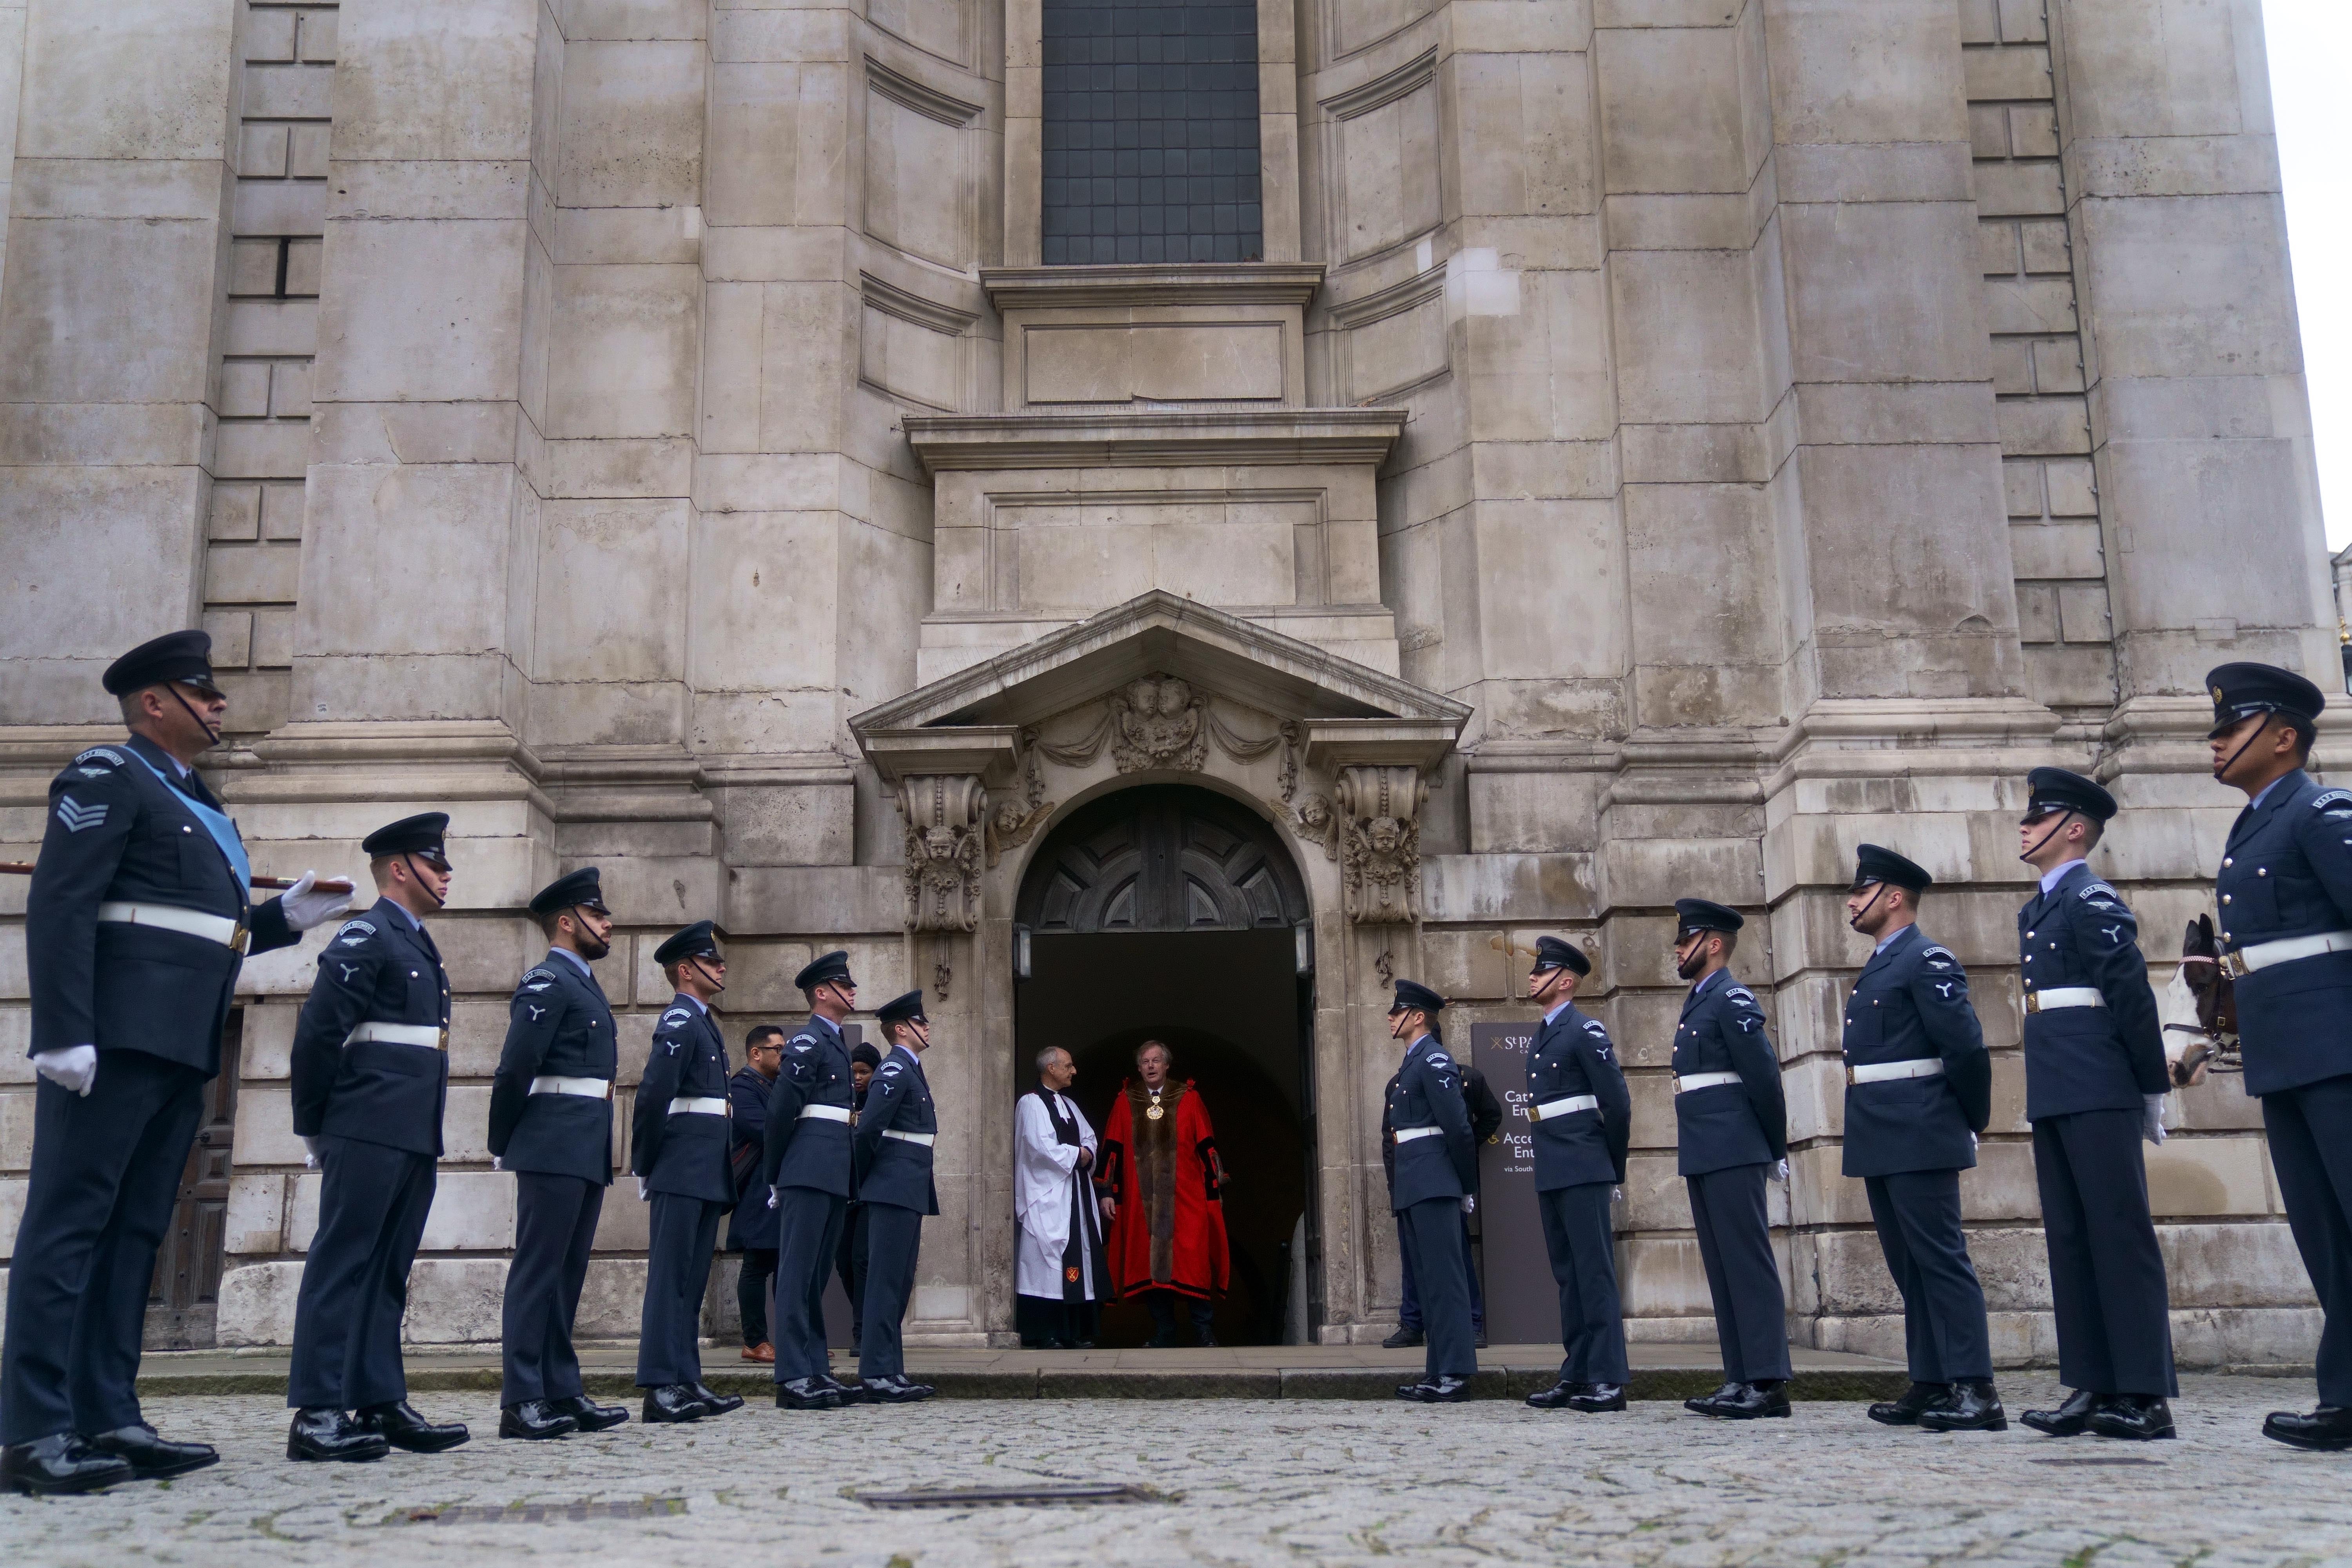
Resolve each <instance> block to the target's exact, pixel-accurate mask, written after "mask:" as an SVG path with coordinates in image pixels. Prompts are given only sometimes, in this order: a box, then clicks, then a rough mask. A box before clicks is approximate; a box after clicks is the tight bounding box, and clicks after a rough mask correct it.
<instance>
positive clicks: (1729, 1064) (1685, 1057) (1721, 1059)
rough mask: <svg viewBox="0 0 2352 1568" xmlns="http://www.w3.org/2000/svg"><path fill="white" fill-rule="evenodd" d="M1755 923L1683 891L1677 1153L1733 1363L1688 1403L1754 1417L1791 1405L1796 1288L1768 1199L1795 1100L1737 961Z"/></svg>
mask: <svg viewBox="0 0 2352 1568" xmlns="http://www.w3.org/2000/svg"><path fill="white" fill-rule="evenodd" d="M1744 923H1745V922H1744V921H1742V920H1741V919H1740V917H1739V913H1738V910H1730V909H1727V908H1725V907H1724V906H1723V905H1721V904H1717V903H1710V902H1708V901H1707V900H1705V899H1676V900H1675V973H1678V974H1680V975H1681V976H1682V978H1684V979H1685V980H1687V981H1690V982H1691V983H1692V984H1691V988H1690V994H1689V995H1688V996H1687V997H1685V999H1684V1001H1683V1014H1682V1020H1681V1022H1680V1023H1678V1024H1677V1025H1676V1026H1675V1055H1674V1068H1675V1165H1676V1168H1677V1169H1679V1170H1680V1172H1681V1173H1682V1176H1683V1180H1684V1183H1685V1185H1687V1186H1688V1188H1689V1189H1690V1205H1691V1224H1692V1226H1694V1228H1695V1229H1696V1231H1697V1233H1698V1256H1699V1261H1700V1262H1701V1263H1703V1264H1704V1265H1706V1289H1707V1293H1708V1294H1709V1295H1710V1296H1712V1297H1713V1298H1714V1300H1715V1335H1716V1340H1717V1343H1718V1344H1719V1345H1720V1346H1721V1347H1722V1351H1723V1373H1724V1384H1723V1386H1722V1387H1720V1388H1718V1389H1717V1390H1716V1391H1715V1392H1714V1393H1713V1394H1700V1395H1698V1396H1697V1397H1696V1398H1692V1399H1686V1400H1685V1401H1684V1402H1683V1404H1684V1405H1685V1408H1687V1409H1690V1410H1694V1411H1696V1412H1697V1413H1698V1414H1699V1415H1721V1416H1726V1417H1728V1418H1730V1419H1733V1420H1742V1421H1744V1420H1751V1419H1754V1418H1756V1417H1758V1416H1766V1415H1788V1414H1789V1390H1788V1383H1789V1319H1788V1306H1787V1297H1786V1296H1785V1295H1784V1294H1783V1293H1782V1291H1781V1289H1780V1265H1779V1264H1777V1263H1776V1262H1774V1260H1773V1258H1772V1230H1771V1224H1770V1221H1769V1219H1768V1218H1767V1217H1766V1214H1765V1209H1764V1183H1765V1179H1766V1178H1767V1176H1769V1175H1774V1174H1777V1175H1778V1176H1779V1178H1780V1180H1782V1181H1786V1180H1787V1179H1788V1173H1789V1159H1788V1156H1789V1112H1788V1104H1787V1101H1786V1100H1783V1099H1782V1097H1781V1092H1780V1057H1779V1055H1778V1054H1777V1053H1776V1052H1775V1051H1774V1050H1773V1048H1772V1040H1771V1037H1770V1036H1769V1035H1768V1034H1767V1033H1766V1032H1765V1028H1764V1009H1763V1008H1762V1007H1760V1006H1759V1005H1757V1001H1756V994H1755V993H1754V992H1752V991H1750V990H1748V987H1747V986H1745V985H1742V984H1739V982H1738V980H1736V979H1734V978H1733V977H1732V973H1731V971H1730V969H1729V968H1728V967H1727V966H1728V965H1729V963H1730V962H1731V953H1732V951H1733V949H1735V948H1736V947H1738V944H1739V928H1740V926H1741V925H1742V924H1744ZM1776 1165H1777V1166H1778V1170H1777V1172H1776V1170H1775V1166H1776Z"/></svg>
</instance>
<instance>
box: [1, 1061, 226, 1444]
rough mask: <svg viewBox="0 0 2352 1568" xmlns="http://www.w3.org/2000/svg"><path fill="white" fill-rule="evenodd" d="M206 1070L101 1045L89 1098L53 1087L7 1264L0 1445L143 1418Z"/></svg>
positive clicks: (44, 1086) (39, 1108)
mask: <svg viewBox="0 0 2352 1568" xmlns="http://www.w3.org/2000/svg"><path fill="white" fill-rule="evenodd" d="M204 1088H205V1078H204V1075H203V1074H201V1073H199V1072H197V1071H196V1070H195V1069H194V1068H187V1067H182V1066H180V1065H179V1064H178V1063H176V1062H167V1061H165V1060H163V1058H160V1057H151V1056H149V1055H148V1054H147V1053H146V1052H144V1051H132V1050H110V1051H100V1053H99V1058H98V1081H97V1083H96V1084H95V1085H93V1086H92V1087H91V1089H90V1091H89V1095H88V1096H87V1097H85V1096H82V1095H77V1094H69V1093H68V1092H67V1091H66V1090H64V1089H59V1088H58V1086H57V1085H56V1084H54V1083H51V1082H50V1081H49V1080H48V1079H40V1080H39V1082H38V1083H37V1086H36V1087H35V1089H34V1091H33V1094H34V1099H33V1173H32V1180H31V1182H30V1183H29V1184H27V1185H26V1191H25V1213H24V1217H23V1218H22V1219H21V1220H19V1221H18V1223H17V1226H16V1257H15V1258H13V1259H12V1260H11V1262H10V1264H9V1268H8V1326H7V1343H6V1345H5V1348H0V1443H29V1442H31V1441H33V1440H34V1439H35V1438H37V1437H47V1436H50V1435H52V1434H54V1433H58V1432H82V1433H92V1432H111V1431H113V1430H114V1429H115V1428H116V1427H118V1426H131V1425H132V1424H134V1423H136V1422H137V1421H138V1420H139V1419H140V1416H139V1393H138V1383H139V1347H140V1342H141V1340H142V1337H143V1336H144V1334H145V1332H146V1327H147V1295H148V1291H149V1289H150V1288H151V1286H152V1283H153V1281H154V1278H155V1250H156V1248H157V1247H161V1246H162V1245H163V1232H164V1231H165V1229H166V1228H168V1227H169V1226H170V1225H171V1223H172V1205H173V1201H174V1200H175V1199H176V1198H177V1196H178V1194H179V1190H180V1176H181V1173H183V1172H184V1171H185V1170H186V1169H187V1164H188V1148H189V1146H190V1145H191V1144H193V1143H194V1142H195V1138H196V1122H197V1121H198V1119H199V1118H200V1117H201V1116H202V1115H203V1112H204Z"/></svg>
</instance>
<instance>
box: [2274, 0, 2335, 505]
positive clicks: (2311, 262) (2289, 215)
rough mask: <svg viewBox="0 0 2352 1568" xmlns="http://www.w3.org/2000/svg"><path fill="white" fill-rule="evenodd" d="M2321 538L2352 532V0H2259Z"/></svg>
mask: <svg viewBox="0 0 2352 1568" xmlns="http://www.w3.org/2000/svg"><path fill="white" fill-rule="evenodd" d="M2263 31H2264V33H2265V34H2266V35H2267V37H2268V41H2269V44H2270V57H2271V99H2272V105H2273V110H2274V111H2275V112H2276V114H2277V116H2278V144H2279V164H2280V168H2281V172H2282V173H2283V174H2284V178H2285V184H2286V227H2287V240H2288V244H2289V245H2290V246H2291V247H2293V251H2294V300H2295V309H2296V311H2297V313H2298V314H2300V315H2301V316H2302V318H2303V356H2304V366H2305V373H2306V374H2308V376H2309V377H2310V380H2311V427H2312V434H2313V437H2314V440H2315V445H2316V446H2317V447H2318V449H2319V493H2320V499H2321V502H2322V504H2323V505H2325V506H2326V510H2327V542H2328V547H2329V548H2330V549H2333V550H2341V549H2343V548H2344V546H2345V544H2346V542H2347V541H2352V297H2347V293H2352V291H2347V288H2346V282H2347V279H2346V278H2345V271H2344V258H2346V256H2347V255H2352V157H2347V153H2352V108H2347V102H2346V99H2347V94H2352V0H2263Z"/></svg>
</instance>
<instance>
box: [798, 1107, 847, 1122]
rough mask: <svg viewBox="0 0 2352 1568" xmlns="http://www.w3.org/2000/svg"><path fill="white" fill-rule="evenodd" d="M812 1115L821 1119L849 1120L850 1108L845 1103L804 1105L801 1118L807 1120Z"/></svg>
mask: <svg viewBox="0 0 2352 1568" xmlns="http://www.w3.org/2000/svg"><path fill="white" fill-rule="evenodd" d="M811 1117H814V1118H815V1119H816V1120H818V1121H848V1120H849V1108H848V1107H847V1106H845V1105H803V1106H802V1107H801V1114H800V1119H801V1120H802V1121H808V1120H809V1119H810V1118H811Z"/></svg>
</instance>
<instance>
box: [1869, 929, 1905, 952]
mask: <svg viewBox="0 0 2352 1568" xmlns="http://www.w3.org/2000/svg"><path fill="white" fill-rule="evenodd" d="M1910 929H1911V928H1910V927H1909V926H1896V927H1895V929H1894V930H1893V931H1888V932H1887V933H1886V934H1885V936H1883V937H1880V938H1879V939H1878V945H1877V946H1876V947H1874V948H1872V949H1871V950H1870V956H1871V957H1873V958H1876V957H1877V956H1878V955H1879V954H1880V953H1882V952H1885V951H1886V950H1887V948H1888V947H1889V946H1890V945H1891V944H1892V943H1893V942H1894V941H1895V938H1896V937H1898V936H1901V935H1902V934H1903V933H1904V932H1905V931H1909V930H1910Z"/></svg>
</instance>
